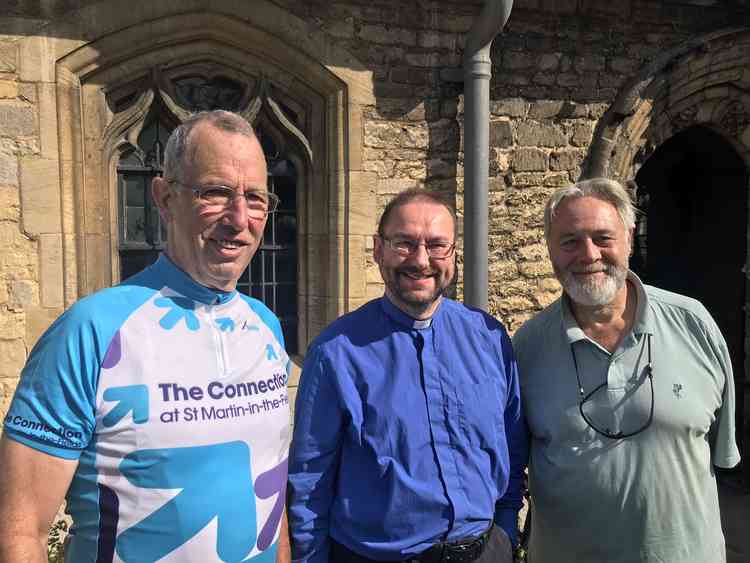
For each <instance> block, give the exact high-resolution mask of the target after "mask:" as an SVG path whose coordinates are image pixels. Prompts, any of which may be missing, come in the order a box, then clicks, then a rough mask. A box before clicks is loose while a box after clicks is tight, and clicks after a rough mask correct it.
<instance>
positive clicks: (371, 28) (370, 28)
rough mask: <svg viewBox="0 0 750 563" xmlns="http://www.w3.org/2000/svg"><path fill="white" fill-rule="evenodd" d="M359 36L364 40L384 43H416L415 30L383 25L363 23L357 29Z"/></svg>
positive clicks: (412, 44)
mask: <svg viewBox="0 0 750 563" xmlns="http://www.w3.org/2000/svg"><path fill="white" fill-rule="evenodd" d="M359 37H360V39H363V40H365V41H372V42H373V43H382V44H386V45H388V44H402V45H407V46H410V47H413V46H414V45H416V44H417V34H416V32H414V31H412V30H410V29H402V28H398V27H388V26H385V25H363V26H362V28H361V29H360V31H359Z"/></svg>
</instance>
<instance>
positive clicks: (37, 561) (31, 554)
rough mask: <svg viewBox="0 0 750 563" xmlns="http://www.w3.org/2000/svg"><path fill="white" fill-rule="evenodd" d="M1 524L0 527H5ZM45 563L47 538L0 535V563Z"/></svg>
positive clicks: (9, 534)
mask: <svg viewBox="0 0 750 563" xmlns="http://www.w3.org/2000/svg"><path fill="white" fill-rule="evenodd" d="M6 525H7V523H2V524H0V526H6ZM20 561H23V563H47V538H46V537H44V538H39V537H36V536H31V535H24V534H17V533H8V532H7V531H6V532H5V533H3V534H0V563H19V562H20Z"/></svg>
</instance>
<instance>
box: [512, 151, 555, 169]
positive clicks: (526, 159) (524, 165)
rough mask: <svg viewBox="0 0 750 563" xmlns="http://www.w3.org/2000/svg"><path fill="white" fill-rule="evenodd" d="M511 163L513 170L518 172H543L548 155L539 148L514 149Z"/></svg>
mask: <svg viewBox="0 0 750 563" xmlns="http://www.w3.org/2000/svg"><path fill="white" fill-rule="evenodd" d="M512 163H513V164H512V166H513V170H515V171H518V172H543V171H545V170H547V167H548V165H549V157H548V156H547V153H546V152H544V151H543V150H540V149H533V148H524V149H516V151H515V152H514V153H513V159H512Z"/></svg>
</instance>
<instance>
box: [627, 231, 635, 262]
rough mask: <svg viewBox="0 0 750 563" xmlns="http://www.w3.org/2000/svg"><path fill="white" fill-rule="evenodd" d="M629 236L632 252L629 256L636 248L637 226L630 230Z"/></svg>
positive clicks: (630, 254) (631, 253)
mask: <svg viewBox="0 0 750 563" xmlns="http://www.w3.org/2000/svg"><path fill="white" fill-rule="evenodd" d="M628 236H629V238H630V240H628V244H629V245H630V253H629V254H628V256H632V255H633V250H634V249H635V227H631V228H630V229H629V230H628Z"/></svg>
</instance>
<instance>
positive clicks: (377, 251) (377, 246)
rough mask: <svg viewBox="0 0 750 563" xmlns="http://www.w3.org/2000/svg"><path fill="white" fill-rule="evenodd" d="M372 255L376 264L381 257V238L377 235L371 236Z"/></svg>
mask: <svg viewBox="0 0 750 563" xmlns="http://www.w3.org/2000/svg"><path fill="white" fill-rule="evenodd" d="M372 257H373V259H374V260H375V263H376V264H378V265H379V264H380V261H381V260H382V259H383V239H382V238H380V237H379V236H378V235H373V236H372Z"/></svg>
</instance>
